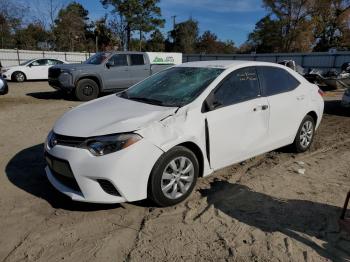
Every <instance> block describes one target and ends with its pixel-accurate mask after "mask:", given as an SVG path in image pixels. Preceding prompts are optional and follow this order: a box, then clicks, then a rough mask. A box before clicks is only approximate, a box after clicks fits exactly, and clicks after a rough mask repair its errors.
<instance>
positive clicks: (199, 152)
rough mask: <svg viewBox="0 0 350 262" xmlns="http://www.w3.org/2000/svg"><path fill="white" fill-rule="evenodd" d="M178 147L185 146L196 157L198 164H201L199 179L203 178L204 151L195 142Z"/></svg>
mask: <svg viewBox="0 0 350 262" xmlns="http://www.w3.org/2000/svg"><path fill="white" fill-rule="evenodd" d="M178 146H183V147H186V148H188V149H189V150H191V151H192V152H193V153H194V154H195V156H196V157H197V159H198V164H199V177H203V172H204V157H203V153H202V150H201V149H200V148H199V146H197V145H196V144H195V143H193V142H185V143H182V144H179V145H178Z"/></svg>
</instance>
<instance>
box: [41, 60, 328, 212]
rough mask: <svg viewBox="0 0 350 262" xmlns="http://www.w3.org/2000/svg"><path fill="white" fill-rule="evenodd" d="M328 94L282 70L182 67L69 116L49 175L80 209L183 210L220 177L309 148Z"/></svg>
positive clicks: (58, 127) (58, 131) (54, 134)
mask: <svg viewBox="0 0 350 262" xmlns="http://www.w3.org/2000/svg"><path fill="white" fill-rule="evenodd" d="M321 95H322V92H320V91H319V88H318V87H317V86H316V85H314V84H311V83H309V82H308V81H307V80H306V79H304V78H303V77H302V76H301V75H299V74H298V73H296V72H294V71H293V70H291V69H289V68H286V67H284V66H280V65H277V64H272V63H263V62H250V61H210V62H192V63H185V64H182V65H178V66H175V67H172V68H170V69H167V70H164V71H162V72H160V73H157V74H155V75H153V76H150V77H149V78H147V79H145V80H144V81H142V82H140V83H138V84H136V85H134V86H132V87H131V88H129V89H128V90H126V91H124V92H122V93H119V94H113V95H110V96H106V97H103V98H100V99H97V100H95V101H92V102H88V103H85V104H83V105H80V106H78V107H76V108H75V109H73V110H71V111H69V112H67V113H66V114H64V115H63V116H62V117H61V118H60V119H59V120H58V121H57V122H56V124H55V125H54V127H53V130H52V131H51V132H50V134H49V135H48V138H47V141H46V143H45V151H46V153H45V154H46V161H47V163H48V165H47V167H46V174H47V177H48V179H49V181H50V182H51V183H52V185H53V186H54V187H55V188H56V189H58V190H59V191H61V192H62V193H64V194H66V195H68V196H69V197H70V198H71V199H73V200H77V201H86V202H95V203H120V202H125V201H136V200H141V199H145V198H150V199H152V200H153V201H154V202H155V203H156V204H158V205H159V206H169V205H174V204H177V203H179V202H181V201H183V200H184V199H186V198H187V197H188V196H189V195H190V193H191V191H192V190H193V188H194V186H195V184H196V180H197V178H198V177H204V176H208V175H209V174H212V173H213V172H214V171H215V170H218V169H221V168H223V167H226V166H229V165H232V164H234V163H238V162H241V161H243V160H246V159H248V158H251V157H254V156H256V155H259V154H262V153H264V152H268V151H271V150H274V149H277V148H280V147H283V146H286V145H292V146H293V148H294V149H295V151H296V152H305V151H306V150H308V149H309V147H310V145H311V143H312V141H313V138H314V134H315V130H316V128H317V127H318V126H319V124H320V122H321V118H322V115H323V108H324V102H323V98H322V96H321Z"/></svg>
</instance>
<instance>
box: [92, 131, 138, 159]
mask: <svg viewBox="0 0 350 262" xmlns="http://www.w3.org/2000/svg"><path fill="white" fill-rule="evenodd" d="M141 139H142V137H141V136H139V135H137V134H133V133H127V134H117V135H108V136H100V137H95V138H92V139H90V140H88V141H87V143H86V145H87V148H88V150H89V151H90V152H91V153H92V154H93V155H94V156H103V155H107V154H110V153H114V152H117V151H119V150H122V149H124V148H127V147H129V146H131V145H133V144H135V143H136V142H138V141H139V140H141Z"/></svg>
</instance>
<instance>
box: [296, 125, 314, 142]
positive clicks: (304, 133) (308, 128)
mask: <svg viewBox="0 0 350 262" xmlns="http://www.w3.org/2000/svg"><path fill="white" fill-rule="evenodd" d="M313 133H314V127H313V123H312V122H311V121H305V123H304V124H303V126H302V127H301V130H300V136H299V138H300V145H301V146H302V147H303V148H307V147H308V146H309V145H310V143H311V141H312V136H313Z"/></svg>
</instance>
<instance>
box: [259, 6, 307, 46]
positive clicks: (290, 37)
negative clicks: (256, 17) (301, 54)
mask: <svg viewBox="0 0 350 262" xmlns="http://www.w3.org/2000/svg"><path fill="white" fill-rule="evenodd" d="M264 6H265V7H266V8H267V10H269V11H270V13H271V14H272V15H273V16H274V17H276V20H273V21H276V23H275V24H274V25H273V23H270V25H272V26H274V27H275V28H276V29H279V33H280V41H281V45H280V49H281V50H280V51H282V52H296V51H308V50H309V49H310V47H311V44H312V32H311V31H310V30H308V29H310V24H311V22H310V20H311V18H310V6H311V0H264ZM270 20H271V18H270ZM265 22H267V21H265ZM269 22H270V21H269ZM307 33H309V34H307ZM301 35H302V36H303V38H302V37H301ZM300 39H303V43H301V45H300V42H299V41H300ZM305 41H309V42H308V44H307V45H305ZM305 46H307V47H308V48H307V49H308V50H304V48H305Z"/></svg>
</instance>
